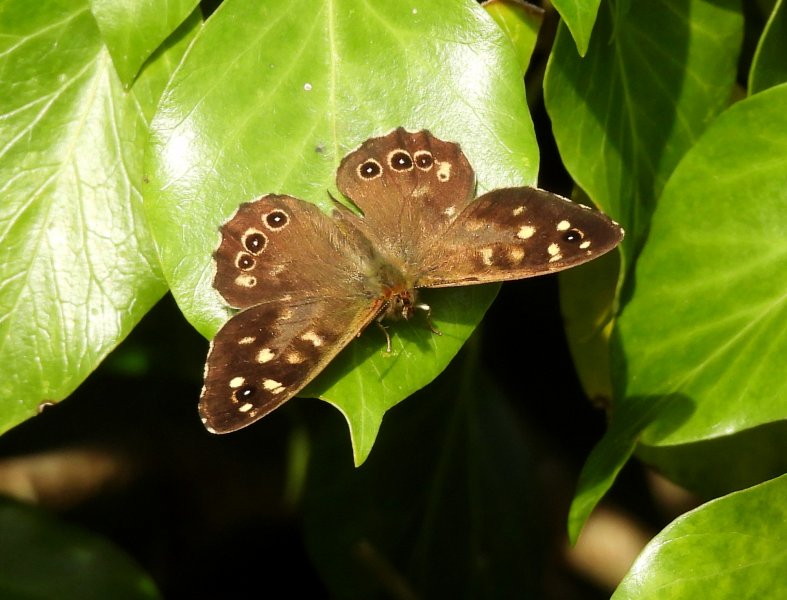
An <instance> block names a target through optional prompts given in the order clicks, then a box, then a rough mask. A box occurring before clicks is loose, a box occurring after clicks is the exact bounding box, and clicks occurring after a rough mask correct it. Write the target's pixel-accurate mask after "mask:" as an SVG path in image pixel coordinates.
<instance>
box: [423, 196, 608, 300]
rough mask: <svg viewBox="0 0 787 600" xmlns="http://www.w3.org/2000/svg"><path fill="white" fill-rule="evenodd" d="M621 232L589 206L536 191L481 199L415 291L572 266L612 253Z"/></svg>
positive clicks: (438, 249) (436, 250) (428, 263)
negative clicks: (421, 288) (420, 288)
mask: <svg viewBox="0 0 787 600" xmlns="http://www.w3.org/2000/svg"><path fill="white" fill-rule="evenodd" d="M622 237H623V230H622V229H621V227H620V226H619V225H618V224H617V223H615V222H614V221H612V220H611V219H610V218H609V217H607V216H606V215H604V214H603V213H600V212H598V211H595V210H591V209H589V208H588V207H585V206H582V205H580V204H577V203H574V202H571V201H570V200H568V199H566V198H563V197H561V196H558V195H556V194H552V193H550V192H547V191H544V190H540V189H537V188H530V187H522V188H505V189H499V190H494V191H492V192H489V193H487V194H484V195H483V196H481V197H479V198H478V199H477V200H475V201H474V202H473V203H472V204H470V205H469V206H468V207H467V208H466V209H465V210H464V211H462V213H461V214H460V215H459V216H458V217H457V219H456V220H455V221H454V223H453V225H452V226H451V228H450V229H449V230H448V231H447V232H446V235H444V236H443V237H442V238H441V240H440V241H439V242H438V243H437V244H436V245H435V246H434V247H433V249H432V252H431V254H430V255H429V257H428V258H427V259H426V260H425V261H424V263H423V264H422V265H421V271H420V272H419V274H418V276H417V278H416V286H417V287H448V286H458V285H469V284H473V283H486V282H494V281H506V280H511V279H522V278H525V277H533V276H536V275H543V274H545V273H551V272H554V271H561V270H563V269H567V268H569V267H573V266H576V265H579V264H582V263H585V262H588V261H589V260H592V259H593V258H596V257H597V256H600V255H602V254H604V253H606V252H608V251H609V250H611V249H612V248H614V247H615V246H616V245H617V244H618V242H620V240H621V239H622Z"/></svg>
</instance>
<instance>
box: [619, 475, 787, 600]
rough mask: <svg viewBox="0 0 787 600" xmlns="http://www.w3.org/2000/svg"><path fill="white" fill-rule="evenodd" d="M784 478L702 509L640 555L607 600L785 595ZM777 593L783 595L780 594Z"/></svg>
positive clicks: (786, 519)
mask: <svg viewBox="0 0 787 600" xmlns="http://www.w3.org/2000/svg"><path fill="white" fill-rule="evenodd" d="M785 494H787V475H783V476H781V477H779V478H778V479H774V480H772V481H768V482H766V483H763V484H761V485H758V486H756V487H753V488H750V489H747V490H743V491H740V492H736V493H734V494H730V495H729V496H726V497H724V498H719V499H718V500H714V501H712V502H708V503H707V504H705V505H703V506H700V507H699V508H697V509H695V510H693V511H691V512H690V513H687V514H685V515H683V516H682V517H680V518H679V519H677V520H676V521H674V522H673V523H671V524H670V525H669V526H668V527H667V528H666V529H665V530H664V531H662V532H661V533H660V534H659V535H657V536H656V537H655V538H654V539H652V540H651V541H650V543H649V544H648V545H647V546H646V547H645V549H644V550H643V551H642V553H641V554H640V556H639V558H638V559H637V561H636V562H635V563H634V566H633V567H632V568H631V570H630V571H629V573H628V574H627V575H626V577H625V579H624V580H623V582H622V583H621V584H620V586H618V589H617V590H615V593H614V594H613V596H612V600H627V599H629V598H631V599H632V600H633V599H636V600H649V599H651V598H653V599H656V598H658V599H662V598H701V597H705V596H707V595H708V591H709V586H712V588H713V590H714V591H713V593H712V595H713V597H715V598H783V597H785V595H787V579H785V577H784V573H785V571H786V570H787V555H785V552H784V548H785V544H787V527H786V526H785V525H786V524H787V504H785V502H784V498H785ZM780 590H781V591H780Z"/></svg>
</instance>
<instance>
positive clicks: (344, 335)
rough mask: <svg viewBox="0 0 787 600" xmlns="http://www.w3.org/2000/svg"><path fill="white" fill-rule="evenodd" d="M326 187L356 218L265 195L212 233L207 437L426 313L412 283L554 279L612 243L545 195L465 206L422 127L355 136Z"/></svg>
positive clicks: (587, 217) (579, 212)
mask: <svg viewBox="0 0 787 600" xmlns="http://www.w3.org/2000/svg"><path fill="white" fill-rule="evenodd" d="M336 183H337V186H338V188H339V191H341V193H342V194H344V195H345V196H346V197H347V198H349V199H350V200H351V201H352V202H353V203H354V204H355V206H356V207H357V208H358V209H359V211H360V212H361V213H362V216H359V215H358V214H356V213H355V212H353V211H351V210H349V209H347V208H346V207H345V206H343V205H341V204H339V203H338V202H336V203H334V204H335V205H334V207H333V210H332V211H331V213H330V214H325V213H323V212H322V211H321V210H320V209H318V208H317V207H316V206H314V205H312V204H309V203H307V202H304V201H302V200H298V199H297V198H293V197H291V196H280V195H267V196H263V197H262V198H260V199H258V200H255V201H253V202H247V203H245V204H242V205H241V206H240V208H239V209H238V211H237V213H236V214H235V215H234V216H233V217H232V218H231V219H230V220H229V221H227V222H226V223H225V224H224V225H223V226H222V227H221V236H222V239H221V244H220V245H219V247H218V250H217V251H216V253H215V255H214V257H215V260H216V278H215V280H214V286H215V287H216V289H217V290H218V291H219V293H220V294H221V295H222V296H223V297H224V299H225V300H226V301H227V302H228V303H229V304H230V305H231V306H233V307H235V308H238V309H241V310H240V312H238V313H237V314H235V315H234V316H233V317H231V318H230V319H229V321H227V323H226V324H225V325H224V326H223V327H222V328H221V330H220V331H219V332H218V333H217V334H216V338H215V339H214V340H213V343H212V345H211V349H210V352H209V354H208V360H207V364H206V366H205V386H204V388H203V390H202V396H201V398H200V404H199V411H200V415H201V417H202V421H203V422H204V423H205V426H206V427H207V428H208V429H209V430H210V431H212V432H215V433H226V432H230V431H234V430H236V429H240V428H241V427H245V426H246V425H249V424H250V423H253V422H254V421H256V420H257V419H259V418H261V417H263V416H265V415H266V414H268V413H269V412H271V411H272V410H273V409H275V408H276V407H278V406H280V405H281V404H282V403H284V402H286V401H287V400H289V399H290V398H292V397H293V396H294V395H295V394H297V393H298V392H299V391H300V390H301V389H303V387H304V386H305V385H306V384H307V383H309V382H310V381H311V380H312V379H313V378H314V377H315V376H316V375H317V374H318V373H319V372H320V371H321V370H322V369H324V368H325V366H326V365H327V364H328V363H329V362H330V361H331V360H332V359H333V358H334V357H335V356H336V355H337V354H338V353H339V351H340V350H341V349H342V348H344V347H345V346H346V345H347V344H349V343H350V341H351V340H352V339H353V338H355V337H356V336H358V335H359V334H360V333H361V332H362V331H363V330H364V329H365V328H366V326H367V325H369V324H370V323H372V322H373V321H375V320H381V319H383V318H403V319H409V318H411V317H412V316H413V314H414V312H415V311H416V309H423V310H425V311H428V310H429V307H428V306H426V305H425V304H421V303H419V302H418V300H417V290H418V288H437V287H450V286H459V285H472V284H477V283H488V282H494V281H507V280H510V279H521V278H524V277H532V276H534V275H541V274H544V273H553V272H555V271H560V270H562V269H567V268H569V267H573V266H575V265H579V264H582V263H585V262H588V261H589V260H592V259H594V258H596V257H598V256H601V255H602V254H604V253H605V252H608V251H609V250H611V249H612V248H614V247H615V246H616V245H617V244H618V242H620V240H621V239H622V238H623V230H622V229H621V228H620V226H618V224H617V223H615V222H614V221H612V220H611V219H609V218H608V217H607V216H605V215H603V214H602V213H600V212H598V211H595V210H591V209H589V208H587V207H585V206H582V205H580V204H575V203H573V202H571V201H570V200H567V199H565V198H562V197H560V196H557V195H555V194H552V193H550V192H546V191H544V190H540V189H536V188H532V187H521V188H507V189H498V190H494V191H491V192H488V193H486V194H484V195H482V196H480V197H478V198H475V175H474V173H473V169H472V168H471V167H470V164H469V163H468V162H467V159H466V158H465V156H464V154H462V151H461V149H460V148H459V145H458V144H455V143H451V142H444V141H442V140H439V139H437V138H436V137H434V136H433V135H431V134H430V133H429V132H428V131H419V132H416V133H410V132H408V131H406V130H404V129H402V128H400V129H397V130H396V131H393V132H391V133H389V134H388V135H385V136H383V137H377V138H372V139H370V140H367V141H366V142H364V143H363V144H361V146H360V147H359V148H358V149H357V150H355V151H353V152H351V153H350V154H349V155H347V156H346V157H345V158H344V160H342V162H341V164H340V165H339V170H338V173H337V176H336Z"/></svg>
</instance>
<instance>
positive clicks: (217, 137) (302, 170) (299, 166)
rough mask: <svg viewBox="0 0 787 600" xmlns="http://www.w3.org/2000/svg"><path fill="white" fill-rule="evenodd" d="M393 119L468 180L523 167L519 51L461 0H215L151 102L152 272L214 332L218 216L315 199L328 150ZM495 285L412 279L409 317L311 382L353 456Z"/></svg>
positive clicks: (531, 160)
mask: <svg viewBox="0 0 787 600" xmlns="http://www.w3.org/2000/svg"><path fill="white" fill-rule="evenodd" d="M397 126H404V127H406V128H408V129H410V130H417V129H429V130H431V131H432V133H434V134H435V135H437V136H438V137H440V138H441V139H446V140H452V141H458V142H459V143H460V144H461V145H462V147H463V149H464V151H465V153H466V154H467V156H468V159H469V160H470V163H471V164H472V165H473V166H474V167H475V169H476V175H477V177H478V181H479V188H480V189H481V190H484V189H490V188H495V187H502V186H512V185H523V184H529V183H533V182H534V181H535V178H536V172H537V168H538V148H537V145H536V141H535V137H534V134H533V129H532V123H531V121H530V118H529V114H528V112H527V107H526V104H525V98H524V86H523V84H522V81H521V78H520V75H519V64H518V61H517V58H516V55H515V54H514V52H513V49H512V47H511V44H510V43H508V41H507V40H505V38H504V37H503V34H502V32H501V31H500V29H499V28H498V26H497V25H496V24H495V23H494V22H493V21H492V20H491V19H490V18H489V16H488V15H486V13H485V12H484V11H483V9H481V8H480V7H479V6H477V5H476V4H475V3H473V2H469V1H461V2H457V1H448V0H442V1H439V2H437V1H436V2H429V3H423V4H419V5H418V6H417V7H415V8H414V7H412V6H410V5H405V4H401V3H368V4H359V3H358V2H355V1H354V0H338V1H332V2H327V1H323V2H314V1H313V0H309V1H308V2H307V1H306V0H301V1H300V2H290V3H286V4H282V3H259V2H249V1H243V0H235V1H232V2H225V3H224V4H222V5H221V7H219V9H218V10H217V11H216V12H215V13H214V14H213V15H212V17H211V19H210V20H209V21H208V22H207V23H206V25H205V27H204V28H203V30H202V31H201V32H200V34H199V35H198V37H197V39H196V40H195V42H194V44H193V45H192V46H191V48H190V51H189V54H188V56H187V58H186V59H185V60H184V62H183V64H182V65H181V67H180V68H179V69H178V71H177V73H176V75H175V77H174V78H173V80H172V81H171V83H170V86H169V88H168V90H167V92H166V93H165V94H164V98H163V100H162V103H161V108H160V110H159V112H158V114H157V116H156V118H155V120H154V123H153V126H152V127H153V134H152V137H151V140H152V143H151V145H150V148H149V152H148V157H149V161H148V169H147V171H148V172H149V173H150V176H151V185H150V186H148V189H147V191H146V193H145V204H146V209H147V212H148V215H149V219H150V223H151V227H152V229H153V231H154V235H155V237H156V240H157V244H158V247H159V249H160V256H161V261H162V265H163V268H164V273H165V276H166V277H167V280H168V281H169V283H170V285H171V287H172V291H173V294H174V296H175V299H176V300H177V302H178V304H179V305H180V307H181V309H182V310H183V312H184V314H185V315H186V317H187V318H188V319H189V321H190V322H191V323H192V324H194V326H195V327H196V328H197V329H198V330H199V331H201V332H202V333H203V334H205V335H206V336H208V337H210V336H212V335H213V334H214V333H215V332H216V331H217V330H218V328H219V327H220V325H221V324H222V323H223V322H224V321H226V319H227V318H228V315H229V312H228V309H227V307H226V305H225V303H224V302H223V301H222V299H221V298H220V296H219V295H218V293H217V292H216V291H215V290H214V289H213V287H212V284H211V281H212V277H213V269H214V264H213V260H212V253H213V251H214V250H215V248H216V246H217V244H218V241H219V236H218V227H219V226H220V225H221V224H222V223H223V222H224V221H226V220H227V219H228V218H229V217H230V216H231V215H232V214H233V213H234V211H235V210H236V209H237V207H238V205H239V204H240V203H242V202H245V201H248V200H252V199H254V198H256V197H259V196H261V195H263V194H265V193H270V192H276V193H287V194H291V195H294V196H296V197H299V198H302V199H304V200H306V201H309V202H313V203H315V204H318V205H319V206H322V207H324V208H327V207H328V206H329V205H330V199H329V194H328V191H329V190H330V192H331V193H332V194H333V195H334V196H336V197H339V193H338V191H337V190H336V186H335V182H334V177H335V175H336V168H337V167H338V164H339V162H340V160H341V158H342V157H343V156H344V155H345V154H347V153H348V152H349V151H351V150H352V149H353V148H355V147H356V146H358V145H359V144H360V143H361V142H362V141H364V140H365V139H367V138H369V137H372V136H375V135H381V134H384V133H387V132H388V131H390V130H392V129H393V128H395V127H397ZM495 290H496V288H495V287H494V286H491V287H489V286H483V287H475V288H472V289H471V288H468V289H463V290H447V291H436V292H434V293H432V294H425V299H426V301H427V302H430V303H431V305H432V307H433V317H434V321H435V324H436V325H437V326H438V327H439V328H440V329H441V331H442V332H443V335H442V336H439V337H438V336H435V335H433V334H432V333H431V332H430V331H428V329H426V328H425V327H424V326H423V324H422V323H411V324H402V325H401V326H399V325H397V326H396V327H395V328H392V333H393V349H394V351H393V353H392V354H391V355H388V354H386V352H385V341H384V339H382V336H381V334H380V332H379V331H377V330H376V329H375V328H370V330H369V331H367V332H366V333H365V334H364V335H363V336H362V337H361V339H360V340H357V341H356V342H354V343H352V344H351V345H350V347H348V349H347V350H346V351H345V352H344V353H343V354H342V355H340V356H339V357H338V358H337V360H336V361H334V363H332V364H331V365H330V367H329V368H328V369H327V370H326V371H325V372H324V373H323V375H322V376H320V377H319V378H318V379H317V380H315V382H314V385H313V386H312V387H311V393H314V394H315V395H318V396H319V397H321V398H323V399H325V400H327V401H329V402H331V403H332V404H334V405H335V406H336V407H337V408H339V410H341V411H342V413H343V414H344V416H345V418H346V419H347V421H348V423H349V426H350V431H351V437H352V443H353V449H354V456H355V461H356V463H360V462H362V461H363V460H364V459H365V457H366V456H367V455H368V453H369V451H370V450H371V447H372V444H373V442H374V439H375V437H376V435H377V431H378V429H379V426H380V422H381V420H382V417H383V414H384V413H385V411H386V410H388V409H389V408H390V407H392V406H394V405H395V404H396V403H398V402H399V401H401V400H402V399H403V398H405V397H407V396H408V395H410V394H411V393H412V392H414V391H415V390H417V389H419V388H421V387H422V386H424V385H425V384H426V383H427V382H429V381H431V380H432V379H433V378H434V377H435V376H436V375H437V374H438V373H439V372H440V371H441V370H442V369H443V368H445V366H446V365H447V364H448V362H449V361H450V359H451V358H452V357H453V356H454V355H455V354H456V352H457V351H458V349H459V348H460V347H461V345H462V344H463V342H464V341H465V339H467V337H468V336H469V335H470V333H471V332H472V330H473V328H474V327H475V325H476V324H477V323H478V321H479V320H480V318H481V316H482V315H483V313H484V311H485V310H486V308H487V306H488V305H489V303H490V302H491V300H492V297H493V296H494V293H495Z"/></svg>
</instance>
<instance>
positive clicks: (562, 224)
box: [557, 221, 571, 231]
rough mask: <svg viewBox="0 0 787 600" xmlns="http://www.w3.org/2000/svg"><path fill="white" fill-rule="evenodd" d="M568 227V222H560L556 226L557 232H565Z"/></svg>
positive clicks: (569, 224) (569, 225)
mask: <svg viewBox="0 0 787 600" xmlns="http://www.w3.org/2000/svg"><path fill="white" fill-rule="evenodd" d="M569 227H571V223H569V222H568V221H560V223H558V224H557V230H558V231H565V230H566V229H568V228H569Z"/></svg>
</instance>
